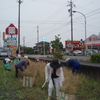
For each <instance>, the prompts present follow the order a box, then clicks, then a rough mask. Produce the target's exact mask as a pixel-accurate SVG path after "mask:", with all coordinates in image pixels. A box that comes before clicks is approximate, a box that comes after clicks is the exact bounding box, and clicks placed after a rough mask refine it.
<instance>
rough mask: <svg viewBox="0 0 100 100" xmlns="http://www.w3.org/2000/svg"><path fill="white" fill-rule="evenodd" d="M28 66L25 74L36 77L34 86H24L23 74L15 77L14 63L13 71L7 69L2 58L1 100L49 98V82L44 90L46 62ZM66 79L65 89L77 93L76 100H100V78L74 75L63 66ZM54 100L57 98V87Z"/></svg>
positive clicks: (0, 67)
mask: <svg viewBox="0 0 100 100" xmlns="http://www.w3.org/2000/svg"><path fill="white" fill-rule="evenodd" d="M30 62H31V65H30V66H29V67H28V68H27V70H26V72H25V73H24V75H31V76H34V77H35V82H34V85H33V87H32V88H29V87H23V86H22V83H23V76H22V75H21V74H20V73H19V78H18V79H17V78H16V77H15V70H14V63H12V66H11V71H8V70H5V69H4V66H3V63H2V60H1V61H0V100H47V89H48V83H47V84H46V85H45V87H44V89H43V90H42V89H41V87H42V85H43V83H44V81H45V77H44V76H45V73H44V72H45V70H44V68H45V65H46V64H47V63H45V62H42V61H40V62H33V61H30ZM63 71H64V76H65V81H64V83H63V87H62V88H61V90H63V91H64V92H65V93H67V94H71V95H75V97H76V100H100V80H94V79H89V78H87V77H85V76H84V75H77V76H73V75H72V73H71V70H70V69H67V68H65V67H64V66H63ZM52 100H56V99H55V89H54V91H53V96H52Z"/></svg>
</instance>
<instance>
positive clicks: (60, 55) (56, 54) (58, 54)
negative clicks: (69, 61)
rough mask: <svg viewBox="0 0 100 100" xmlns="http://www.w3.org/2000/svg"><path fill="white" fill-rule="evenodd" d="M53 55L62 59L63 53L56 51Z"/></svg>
mask: <svg viewBox="0 0 100 100" xmlns="http://www.w3.org/2000/svg"><path fill="white" fill-rule="evenodd" d="M53 56H54V58H56V59H62V56H63V55H62V54H60V53H54V54H53Z"/></svg>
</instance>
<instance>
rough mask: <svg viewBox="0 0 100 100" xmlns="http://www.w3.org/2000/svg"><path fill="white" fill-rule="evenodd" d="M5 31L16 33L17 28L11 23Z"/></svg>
mask: <svg viewBox="0 0 100 100" xmlns="http://www.w3.org/2000/svg"><path fill="white" fill-rule="evenodd" d="M5 33H6V35H18V29H17V28H16V27H15V26H14V25H13V24H10V25H9V26H8V27H7V28H6V30H5Z"/></svg>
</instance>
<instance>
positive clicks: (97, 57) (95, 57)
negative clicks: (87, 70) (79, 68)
mask: <svg viewBox="0 0 100 100" xmlns="http://www.w3.org/2000/svg"><path fill="white" fill-rule="evenodd" d="M90 61H91V62H93V63H100V53H93V54H92V55H91V58H90Z"/></svg>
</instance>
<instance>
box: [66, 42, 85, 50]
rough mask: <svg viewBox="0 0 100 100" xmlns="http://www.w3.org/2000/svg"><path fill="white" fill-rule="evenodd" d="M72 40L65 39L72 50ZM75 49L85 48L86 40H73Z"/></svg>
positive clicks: (68, 47) (67, 47)
mask: <svg viewBox="0 0 100 100" xmlns="http://www.w3.org/2000/svg"><path fill="white" fill-rule="evenodd" d="M71 44H72V42H71V41H65V46H66V49H69V50H71V46H72V45H71ZM73 49H85V45H84V41H73Z"/></svg>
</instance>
